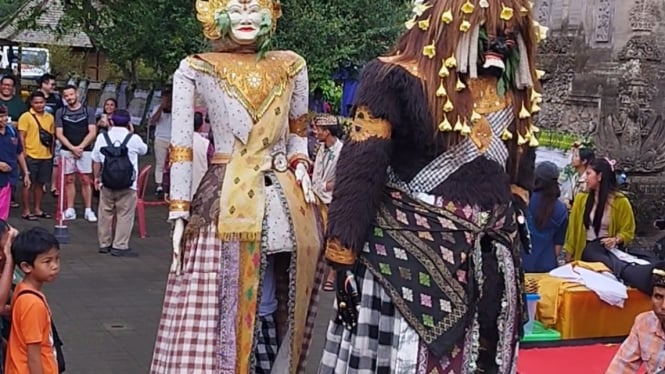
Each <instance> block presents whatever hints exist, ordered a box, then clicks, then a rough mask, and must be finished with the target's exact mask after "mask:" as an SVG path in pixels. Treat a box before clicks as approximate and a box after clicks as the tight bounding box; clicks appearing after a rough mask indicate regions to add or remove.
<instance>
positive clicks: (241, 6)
mask: <svg viewBox="0 0 665 374" xmlns="http://www.w3.org/2000/svg"><path fill="white" fill-rule="evenodd" d="M226 11H227V14H228V16H229V20H230V21H231V28H230V30H229V37H230V38H231V39H232V40H233V41H234V42H236V43H238V44H240V45H247V44H252V43H254V42H255V41H256V39H257V37H258V34H259V30H260V28H261V22H262V20H263V18H264V16H265V15H266V14H268V12H269V10H268V9H264V8H262V7H261V5H260V4H259V2H258V1H257V0H249V1H247V0H244V1H240V0H231V1H229V3H228V5H227V7H226Z"/></svg>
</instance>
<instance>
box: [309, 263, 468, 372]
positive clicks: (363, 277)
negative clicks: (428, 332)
mask: <svg viewBox="0 0 665 374" xmlns="http://www.w3.org/2000/svg"><path fill="white" fill-rule="evenodd" d="M356 277H357V281H358V286H359V287H360V289H361V292H362V296H361V305H360V314H359V316H358V325H357V326H356V329H355V330H354V331H350V330H348V329H346V328H345V327H344V326H342V325H341V324H339V323H338V322H337V321H335V320H334V319H333V320H332V321H331V322H330V325H329V326H328V332H327V334H326V344H325V347H324V350H323V356H322V358H321V366H320V367H319V374H342V373H345V374H392V373H394V374H430V373H437V371H435V369H437V370H439V371H438V373H455V374H457V373H461V372H462V367H463V363H464V362H463V355H462V354H461V353H462V348H463V343H464V342H463V341H460V342H459V344H456V345H455V348H454V349H453V350H452V351H451V352H450V354H448V355H445V356H442V357H436V356H434V355H432V354H431V353H430V352H429V350H428V349H427V346H426V345H425V344H424V343H423V342H422V341H421V339H419V337H418V334H417V333H416V331H415V330H414V329H413V328H412V327H411V326H410V325H409V323H408V322H407V321H406V319H404V317H403V316H402V314H401V313H400V312H399V310H398V309H397V308H396V307H395V304H394V303H393V301H392V299H391V297H390V295H388V293H386V292H385V290H384V289H383V287H382V286H381V285H380V284H379V283H378V282H377V281H376V278H375V277H374V276H373V275H372V273H371V272H369V271H367V269H366V268H365V267H364V266H362V265H360V266H359V267H358V270H357V271H356ZM336 311H337V305H335V313H333V315H335V314H336Z"/></svg>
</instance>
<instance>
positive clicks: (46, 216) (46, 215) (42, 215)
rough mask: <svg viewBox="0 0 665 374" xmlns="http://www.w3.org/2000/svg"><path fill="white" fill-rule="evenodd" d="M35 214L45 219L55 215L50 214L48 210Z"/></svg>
mask: <svg viewBox="0 0 665 374" xmlns="http://www.w3.org/2000/svg"><path fill="white" fill-rule="evenodd" d="M34 216H35V217H37V218H44V219H49V218H53V216H51V215H50V214H48V213H46V212H41V213H39V214H37V213H35V214H34Z"/></svg>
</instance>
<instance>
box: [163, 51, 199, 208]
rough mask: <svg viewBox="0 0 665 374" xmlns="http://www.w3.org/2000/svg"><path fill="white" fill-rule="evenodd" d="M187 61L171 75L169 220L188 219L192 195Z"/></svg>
mask: <svg viewBox="0 0 665 374" xmlns="http://www.w3.org/2000/svg"><path fill="white" fill-rule="evenodd" d="M189 63H190V62H189V59H184V60H183V61H181V62H180V67H178V70H176V72H175V74H174V75H173V109H172V110H173V112H172V125H171V126H172V127H171V149H170V154H169V160H170V162H171V170H170V172H171V176H170V177H171V190H170V195H169V198H170V200H171V203H170V206H169V219H170V220H174V219H179V218H182V219H187V218H189V207H190V202H191V195H192V157H193V150H192V149H193V144H194V95H195V87H196V84H195V77H196V71H195V70H194V69H192V68H191V67H190V66H189Z"/></svg>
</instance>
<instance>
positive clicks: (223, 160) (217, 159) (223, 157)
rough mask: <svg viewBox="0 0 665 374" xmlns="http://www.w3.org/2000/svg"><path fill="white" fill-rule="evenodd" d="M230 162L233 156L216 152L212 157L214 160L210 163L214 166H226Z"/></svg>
mask: <svg viewBox="0 0 665 374" xmlns="http://www.w3.org/2000/svg"><path fill="white" fill-rule="evenodd" d="M230 161H231V154H229V153H218V152H215V154H214V155H212V159H211V160H210V163H211V164H212V165H226V164H228V163H229V162H230Z"/></svg>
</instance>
